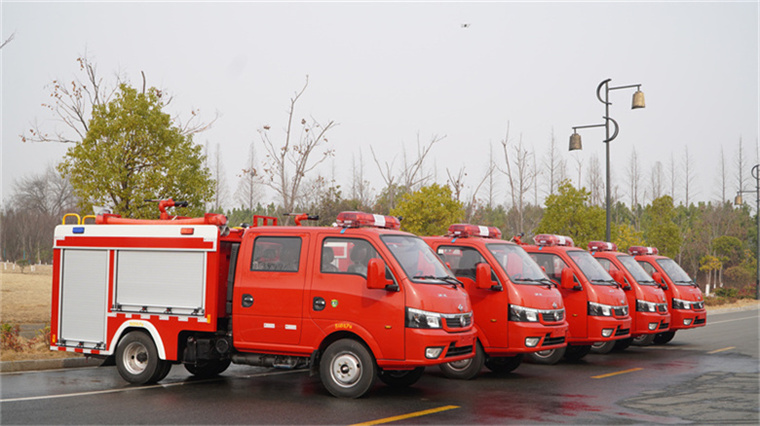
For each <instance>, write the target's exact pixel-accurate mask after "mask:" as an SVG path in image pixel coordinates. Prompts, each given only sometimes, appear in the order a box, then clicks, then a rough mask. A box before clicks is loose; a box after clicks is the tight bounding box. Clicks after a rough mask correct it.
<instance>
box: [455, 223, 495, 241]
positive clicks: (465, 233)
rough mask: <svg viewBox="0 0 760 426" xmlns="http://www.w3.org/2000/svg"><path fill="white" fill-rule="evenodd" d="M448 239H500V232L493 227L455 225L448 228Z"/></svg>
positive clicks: (467, 224) (466, 224)
mask: <svg viewBox="0 0 760 426" xmlns="http://www.w3.org/2000/svg"><path fill="white" fill-rule="evenodd" d="M448 236H449V237H457V238H466V237H483V238H493V239H496V240H498V239H501V231H500V230H499V228H497V227H495V226H480V225H470V224H469V223H455V224H454V225H451V226H449V233H448Z"/></svg>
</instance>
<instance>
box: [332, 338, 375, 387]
mask: <svg viewBox="0 0 760 426" xmlns="http://www.w3.org/2000/svg"><path fill="white" fill-rule="evenodd" d="M319 377H320V379H321V381H322V385H323V386H324V387H325V389H327V391H328V392H330V393H331V394H332V395H334V396H337V397H338V398H359V397H360V396H362V395H364V394H365V393H367V391H369V389H370V388H371V387H372V385H373V384H374V383H375V377H377V366H376V365H375V359H374V357H373V356H372V354H371V353H370V352H369V350H367V348H366V347H364V345H363V344H361V343H359V342H357V341H356V340H351V339H341V340H337V341H335V342H333V343H332V344H331V345H330V346H328V347H327V349H325V351H324V353H323V354H322V357H321V359H320V361H319Z"/></svg>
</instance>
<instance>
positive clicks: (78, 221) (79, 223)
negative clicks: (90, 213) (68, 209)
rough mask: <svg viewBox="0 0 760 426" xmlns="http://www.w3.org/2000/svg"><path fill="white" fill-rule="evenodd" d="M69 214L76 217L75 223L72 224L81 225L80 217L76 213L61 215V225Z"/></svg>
mask: <svg viewBox="0 0 760 426" xmlns="http://www.w3.org/2000/svg"><path fill="white" fill-rule="evenodd" d="M69 216H70V217H76V218H77V223H75V224H74V225H81V224H82V218H81V217H79V215H78V214H76V213H66V214H65V215H63V225H65V224H66V218H67V217H69ZM85 217H86V216H85Z"/></svg>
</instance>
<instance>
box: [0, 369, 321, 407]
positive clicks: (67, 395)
mask: <svg viewBox="0 0 760 426" xmlns="http://www.w3.org/2000/svg"><path fill="white" fill-rule="evenodd" d="M306 371H308V370H288V371H271V372H268V373H259V374H249V375H246V376H232V377H230V376H224V377H223V378H227V379H249V378H251V377H265V376H276V375H282V374H291V373H302V372H306ZM220 379H221V378H214V379H206V380H193V381H191V382H177V383H166V384H163V385H150V386H139V387H130V388H119V389H105V390H100V391H90V392H76V393H64V394H60V395H41V396H25V397H20V398H7V399H0V403H6V402H22V401H39V400H43V399H56V398H73V397H78V396H90V395H102V394H107V393H118V392H129V391H138V390H145V389H156V388H171V387H175V386H182V385H194V384H196V383H206V382H213V381H218V380H220Z"/></svg>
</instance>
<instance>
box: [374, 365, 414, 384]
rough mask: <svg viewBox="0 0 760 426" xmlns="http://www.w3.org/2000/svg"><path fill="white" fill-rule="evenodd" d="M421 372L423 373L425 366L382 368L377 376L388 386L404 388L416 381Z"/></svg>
mask: <svg viewBox="0 0 760 426" xmlns="http://www.w3.org/2000/svg"><path fill="white" fill-rule="evenodd" d="M423 374H425V367H417V368H415V369H414V370H384V371H381V372H380V374H379V375H378V377H379V378H380V381H381V382H383V383H385V384H386V385H388V386H392V387H394V388H404V387H407V386H411V385H413V384H415V383H417V381H418V380H420V378H421V377H422V375H423Z"/></svg>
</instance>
